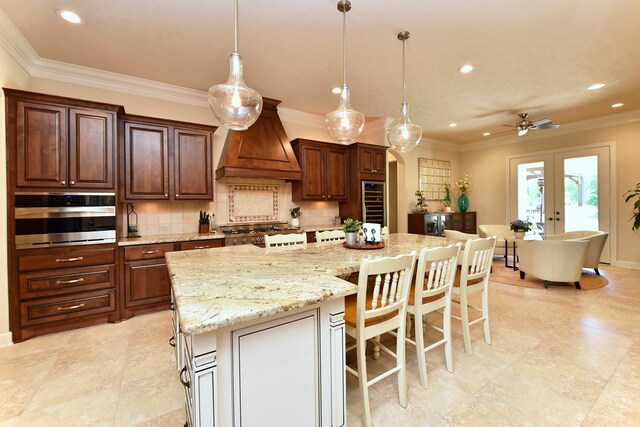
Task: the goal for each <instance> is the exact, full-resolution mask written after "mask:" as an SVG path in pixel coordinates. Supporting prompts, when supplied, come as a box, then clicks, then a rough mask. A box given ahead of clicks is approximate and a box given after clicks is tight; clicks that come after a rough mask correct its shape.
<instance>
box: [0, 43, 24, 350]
mask: <svg viewBox="0 0 640 427" xmlns="http://www.w3.org/2000/svg"><path fill="white" fill-rule="evenodd" d="M29 80H30V78H29V74H27V72H26V71H25V70H24V69H22V67H21V66H20V65H18V63H17V62H16V61H15V60H14V59H13V58H12V57H11V56H10V55H9V54H8V53H7V52H6V51H5V50H4V49H2V48H0V85H1V86H2V87H8V88H13V89H29ZM0 101H2V104H1V105H2V106H1V107H0V165H5V164H6V163H7V160H6V156H7V150H6V141H7V138H6V133H5V131H6V129H5V108H4V93H0ZM6 175H7V170H6V168H5V167H4V166H3V167H0V192H1V194H0V345H3V344H5V343H6V342H7V341H8V340H9V338H10V337H8V336H7V334H6V333H7V332H8V331H9V310H8V306H9V299H8V295H9V288H8V285H7V284H8V282H9V279H8V277H7V214H6V212H7V197H6V196H7V195H6V189H7V176H6ZM8 342H10V341H8Z"/></svg>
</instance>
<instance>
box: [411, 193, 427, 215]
mask: <svg viewBox="0 0 640 427" xmlns="http://www.w3.org/2000/svg"><path fill="white" fill-rule="evenodd" d="M415 195H416V197H417V198H418V201H417V202H416V209H415V211H414V212H415V213H429V207H428V206H427V198H426V197H425V196H424V190H416V192H415Z"/></svg>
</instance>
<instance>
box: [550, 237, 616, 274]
mask: <svg viewBox="0 0 640 427" xmlns="http://www.w3.org/2000/svg"><path fill="white" fill-rule="evenodd" d="M608 236H609V233H607V232H606V231H568V232H566V233H561V234H552V235H547V236H545V238H544V239H545V240H586V241H588V242H589V249H588V250H587V256H586V257H585V259H584V264H583V267H585V268H593V269H594V270H595V272H596V274H598V275H599V274H600V271H599V270H598V264H599V263H600V256H601V255H602V249H603V248H604V244H605V243H606V241H607V237H608Z"/></svg>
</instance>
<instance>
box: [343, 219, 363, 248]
mask: <svg viewBox="0 0 640 427" xmlns="http://www.w3.org/2000/svg"><path fill="white" fill-rule="evenodd" d="M361 228H362V221H359V220H357V219H351V218H347V219H345V220H344V224H342V231H344V234H345V241H346V242H347V245H355V244H356V236H357V234H358V231H360V229H361Z"/></svg>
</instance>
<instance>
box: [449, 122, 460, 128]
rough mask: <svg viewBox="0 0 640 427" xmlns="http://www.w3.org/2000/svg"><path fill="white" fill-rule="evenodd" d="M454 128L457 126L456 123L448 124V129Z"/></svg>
mask: <svg viewBox="0 0 640 427" xmlns="http://www.w3.org/2000/svg"><path fill="white" fill-rule="evenodd" d="M456 126H458V124H457V123H449V127H450V128H454V127H456Z"/></svg>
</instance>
